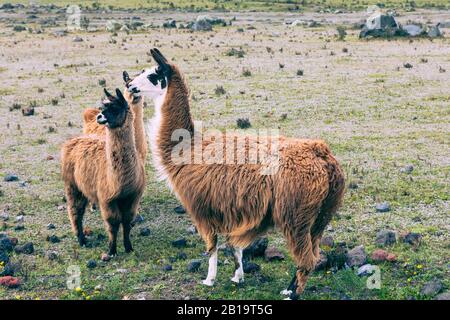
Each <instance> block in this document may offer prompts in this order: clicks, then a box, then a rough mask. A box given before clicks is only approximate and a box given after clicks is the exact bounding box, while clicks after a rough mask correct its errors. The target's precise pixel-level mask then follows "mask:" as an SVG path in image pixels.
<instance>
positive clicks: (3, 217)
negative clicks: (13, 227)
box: [0, 212, 9, 221]
mask: <svg viewBox="0 0 450 320" xmlns="http://www.w3.org/2000/svg"><path fill="white" fill-rule="evenodd" d="M0 220H1V221H8V220H9V214H7V213H6V212H2V213H0Z"/></svg>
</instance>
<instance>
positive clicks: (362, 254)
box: [346, 246, 367, 267]
mask: <svg viewBox="0 0 450 320" xmlns="http://www.w3.org/2000/svg"><path fill="white" fill-rule="evenodd" d="M366 261H367V254H366V251H365V250H364V246H357V247H355V248H353V249H352V250H350V251H349V252H347V256H346V263H347V265H348V266H349V267H360V266H362V265H363V264H365V263H366Z"/></svg>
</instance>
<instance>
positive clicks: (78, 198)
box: [66, 186, 88, 246]
mask: <svg viewBox="0 0 450 320" xmlns="http://www.w3.org/2000/svg"><path fill="white" fill-rule="evenodd" d="M66 198H67V211H68V213H69V219H70V223H71V224H72V230H73V232H74V234H75V235H76V236H77V239H78V243H79V244H80V246H85V245H86V237H85V236H84V233H83V216H84V211H85V209H86V205H87V202H88V201H87V199H86V198H85V197H84V195H83V194H82V193H81V192H80V191H79V190H78V189H77V188H76V187H74V186H66Z"/></svg>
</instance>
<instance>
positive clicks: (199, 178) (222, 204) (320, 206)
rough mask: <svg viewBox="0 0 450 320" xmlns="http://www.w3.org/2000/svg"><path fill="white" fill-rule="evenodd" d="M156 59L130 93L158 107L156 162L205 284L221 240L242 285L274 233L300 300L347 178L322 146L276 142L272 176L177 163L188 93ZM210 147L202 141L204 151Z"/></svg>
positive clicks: (247, 167)
mask: <svg viewBox="0 0 450 320" xmlns="http://www.w3.org/2000/svg"><path fill="white" fill-rule="evenodd" d="M151 54H152V56H153V58H154V59H155V61H156V62H157V64H158V65H157V67H154V68H152V69H149V70H146V71H145V72H144V73H143V74H142V75H140V76H138V77H136V78H135V79H134V80H133V81H132V82H131V83H130V87H133V89H136V88H137V90H140V91H141V92H142V93H143V94H145V95H147V96H149V97H151V98H153V100H154V102H155V117H154V119H153V120H152V122H151V124H150V125H149V126H150V128H149V129H150V130H151V131H152V132H153V133H152V136H151V139H150V143H151V150H152V155H153V161H154V164H155V167H156V170H157V171H158V172H159V176H160V177H161V178H162V179H164V180H166V181H167V183H168V184H169V186H170V188H171V189H172V190H173V191H174V193H175V195H176V196H177V197H178V199H179V200H180V201H181V202H182V204H183V206H184V207H185V208H186V210H187V211H188V212H189V214H190V216H191V218H192V220H193V222H194V224H195V225H196V227H197V229H198V231H199V234H200V235H201V236H202V238H203V240H204V241H205V243H206V249H207V252H208V254H209V268H208V275H207V277H206V279H205V280H204V281H203V284H205V285H208V286H212V285H213V284H214V281H215V278H216V274H217V255H218V246H217V242H218V240H217V238H218V235H224V236H225V238H226V241H227V242H228V244H229V245H231V246H232V247H234V248H235V251H234V256H235V263H236V270H235V273H234V276H233V278H232V279H231V280H232V281H234V282H241V281H243V278H244V273H243V264H242V252H243V248H245V247H246V246H248V245H249V244H250V243H251V242H253V241H254V240H255V239H256V238H257V237H259V236H261V235H263V234H264V233H265V232H266V231H268V230H269V229H270V228H272V227H277V228H278V229H281V231H282V232H283V234H284V236H285V238H286V240H287V243H288V247H289V249H290V252H291V254H292V255H293V257H294V261H295V263H296V265H297V270H296V273H295V275H294V278H293V279H292V281H291V284H290V285H289V287H288V290H284V292H285V293H288V294H290V295H291V298H296V297H297V296H298V295H300V294H301V293H302V292H303V290H304V288H305V285H306V281H307V279H308V275H309V273H310V272H311V271H312V270H313V269H314V267H315V265H316V262H317V260H318V258H319V244H320V240H321V237H322V234H323V232H324V229H325V227H326V226H327V224H328V223H329V222H330V220H331V219H332V217H333V215H334V214H335V213H336V211H337V209H338V207H339V206H340V204H341V201H342V198H343V194H344V184H345V183H344V175H343V172H342V170H341V168H340V166H339V164H338V162H337V160H336V159H335V158H334V156H333V155H332V154H331V151H330V149H329V148H328V146H327V145H326V144H325V143H324V142H323V141H321V140H306V139H295V138H285V137H279V165H278V170H277V171H276V172H275V173H274V174H271V175H263V174H261V169H262V167H263V164H239V163H237V162H235V163H232V164H205V162H206V161H204V162H203V163H201V164H192V163H182V164H179V163H175V162H174V161H173V158H172V155H173V151H174V148H175V147H176V146H177V144H178V141H173V140H172V134H173V132H174V131H175V130H177V129H184V130H185V131H187V132H189V133H190V134H191V137H192V136H193V134H194V122H193V120H192V117H191V113H190V104H189V98H188V96H189V93H188V87H187V85H186V83H185V80H184V78H183V75H182V74H181V72H180V70H179V69H178V67H177V66H175V65H174V64H171V63H169V62H168V61H167V60H166V59H165V58H164V57H163V56H162V54H161V53H160V52H159V51H158V50H157V49H153V50H151ZM227 138H228V139H229V137H224V139H227ZM275 138H276V137H272V139H275ZM232 139H234V138H233V137H232ZM248 139H250V140H251V139H254V138H252V137H248ZM188 143H189V142H188ZM190 143H191V146H192V148H191V150H194V152H193V155H191V158H190V159H191V160H192V158H195V156H196V154H195V152H196V151H195V150H196V148H195V145H194V142H193V141H192V140H191V142H190ZM213 143H215V142H211V141H202V145H201V148H200V149H201V150H204V149H205V148H206V147H208V146H211V144H213ZM234 149H235V151H236V152H238V153H239V152H241V153H242V152H247V153H248V152H249V151H254V150H250V147H249V146H248V145H246V146H245V148H244V150H237V147H234ZM203 156H204V155H203ZM203 160H205V159H203Z"/></svg>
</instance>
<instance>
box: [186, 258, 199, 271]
mask: <svg viewBox="0 0 450 320" xmlns="http://www.w3.org/2000/svg"><path fill="white" fill-rule="evenodd" d="M201 264H202V261H201V260H191V261H190V262H189V264H188V266H187V270H188V271H189V272H197V271H198V269H199V268H200V265H201Z"/></svg>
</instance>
